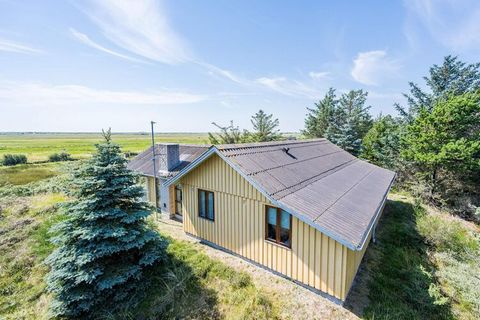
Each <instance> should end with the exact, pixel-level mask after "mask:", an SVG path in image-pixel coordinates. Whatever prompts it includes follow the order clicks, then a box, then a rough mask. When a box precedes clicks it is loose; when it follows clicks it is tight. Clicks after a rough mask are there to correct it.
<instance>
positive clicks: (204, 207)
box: [198, 189, 215, 221]
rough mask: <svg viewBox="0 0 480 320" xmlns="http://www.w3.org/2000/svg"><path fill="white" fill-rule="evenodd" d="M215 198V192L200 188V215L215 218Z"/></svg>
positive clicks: (209, 218) (210, 218)
mask: <svg viewBox="0 0 480 320" xmlns="http://www.w3.org/2000/svg"><path fill="white" fill-rule="evenodd" d="M214 207H215V200H214V197H213V192H211V191H206V190H201V189H198V215H199V216H200V217H202V218H205V219H208V220H212V221H214V220H215V209H214Z"/></svg>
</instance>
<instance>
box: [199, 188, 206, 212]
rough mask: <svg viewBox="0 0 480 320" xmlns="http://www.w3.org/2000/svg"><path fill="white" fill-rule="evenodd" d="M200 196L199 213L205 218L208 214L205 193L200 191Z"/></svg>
mask: <svg viewBox="0 0 480 320" xmlns="http://www.w3.org/2000/svg"><path fill="white" fill-rule="evenodd" d="M199 196H200V204H199V205H200V208H199V213H200V217H205V216H206V215H205V213H206V208H205V207H206V199H205V191H199Z"/></svg>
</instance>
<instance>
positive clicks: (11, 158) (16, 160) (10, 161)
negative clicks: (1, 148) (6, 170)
mask: <svg viewBox="0 0 480 320" xmlns="http://www.w3.org/2000/svg"><path fill="white" fill-rule="evenodd" d="M24 163H27V156H26V155H24V154H5V155H4V156H3V161H2V164H3V165H4V166H14V165H16V164H24Z"/></svg>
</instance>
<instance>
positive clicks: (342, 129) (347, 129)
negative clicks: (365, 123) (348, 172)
mask: <svg viewBox="0 0 480 320" xmlns="http://www.w3.org/2000/svg"><path fill="white" fill-rule="evenodd" d="M327 135H328V138H329V140H330V141H331V142H333V143H335V144H336V145H337V146H339V147H340V148H342V149H343V150H345V151H347V152H350V153H351V154H354V155H357V154H358V152H359V151H360V146H361V144H362V139H360V138H359V136H358V132H357V131H356V129H355V124H354V121H353V118H352V117H349V118H348V119H347V120H346V121H345V123H344V124H342V125H341V126H338V127H336V130H335V131H334V132H333V131H327Z"/></svg>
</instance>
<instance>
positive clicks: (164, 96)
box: [0, 81, 208, 107]
mask: <svg viewBox="0 0 480 320" xmlns="http://www.w3.org/2000/svg"><path fill="white" fill-rule="evenodd" d="M207 98H208V97H207V96H205V95H197V94H192V93H187V92H182V91H180V90H157V91H148V92H146V91H145V92H144V91H115V90H104V89H96V88H90V87H86V86H81V85H51V84H43V83H23V82H8V81H3V82H0V101H4V102H6V103H8V104H9V105H15V104H19V105H40V106H48V105H60V106H65V107H68V106H69V105H82V104H90V103H95V104H129V105H172V104H188V103H195V102H200V101H203V100H205V99H207Z"/></svg>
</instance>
